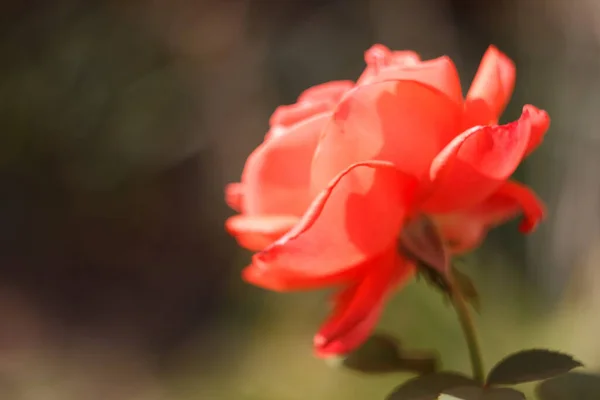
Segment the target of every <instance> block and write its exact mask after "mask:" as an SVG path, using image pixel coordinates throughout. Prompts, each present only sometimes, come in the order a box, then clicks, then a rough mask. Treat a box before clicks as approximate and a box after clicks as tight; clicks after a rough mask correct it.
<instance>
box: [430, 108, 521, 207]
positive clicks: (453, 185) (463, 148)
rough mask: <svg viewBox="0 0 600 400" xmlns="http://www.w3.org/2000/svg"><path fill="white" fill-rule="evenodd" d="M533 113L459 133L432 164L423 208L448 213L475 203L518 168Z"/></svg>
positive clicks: (495, 188)
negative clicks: (511, 120) (500, 123)
mask: <svg viewBox="0 0 600 400" xmlns="http://www.w3.org/2000/svg"><path fill="white" fill-rule="evenodd" d="M531 120H532V114H531V113H530V110H529V108H528V107H524V108H523V113H522V114H521V118H519V120H517V121H515V122H511V123H510V124H506V125H490V126H477V127H474V128H472V129H470V130H468V131H466V132H464V133H462V134H461V135H459V136H457V137H456V139H454V140H453V141H452V142H451V143H450V144H448V146H446V148H444V150H442V152H440V154H439V155H438V156H437V157H436V158H435V160H434V161H433V163H432V164H431V170H430V178H431V181H432V189H431V190H432V192H431V193H430V194H429V198H428V199H426V200H425V203H424V205H423V210H424V211H425V212H429V213H447V212H452V211H456V210H462V209H465V208H468V207H472V206H474V205H476V204H477V203H479V202H480V201H482V200H484V199H485V198H486V197H487V196H489V195H491V194H492V193H493V192H494V191H496V190H497V189H498V188H499V187H500V186H501V185H502V184H503V183H504V181H506V179H508V178H509V177H510V175H512V173H513V172H514V171H515V169H517V166H518V165H519V163H520V162H521V160H522V159H523V156H524V155H525V150H526V149H527V147H528V145H529V140H530V137H531V130H532V129H531V128H532V125H531Z"/></svg>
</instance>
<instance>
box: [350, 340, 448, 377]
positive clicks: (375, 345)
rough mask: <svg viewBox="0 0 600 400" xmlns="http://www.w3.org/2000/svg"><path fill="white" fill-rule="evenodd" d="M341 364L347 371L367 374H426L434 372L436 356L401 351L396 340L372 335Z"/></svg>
mask: <svg viewBox="0 0 600 400" xmlns="http://www.w3.org/2000/svg"><path fill="white" fill-rule="evenodd" d="M342 364H343V365H344V366H345V367H346V368H348V369H351V370H355V371H360V372H363V373H368V374H377V373H390V372H407V371H408V372H414V373H419V374H426V373H431V372H433V371H435V369H436V367H437V356H436V355H435V354H432V353H431V352H416V351H407V350H403V349H401V346H400V343H399V342H398V340H397V339H396V338H394V337H392V336H389V335H385V334H374V335H372V336H371V337H370V338H369V339H368V340H367V341H366V342H365V343H364V344H363V345H362V346H361V347H360V348H358V349H357V350H355V351H354V352H352V353H351V354H350V355H348V356H347V357H346V358H345V359H344V360H343V362H342Z"/></svg>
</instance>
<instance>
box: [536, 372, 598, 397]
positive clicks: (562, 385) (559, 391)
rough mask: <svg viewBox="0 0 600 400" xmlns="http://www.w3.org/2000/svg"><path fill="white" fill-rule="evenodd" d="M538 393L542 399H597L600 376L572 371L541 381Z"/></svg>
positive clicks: (537, 389)
mask: <svg viewBox="0 0 600 400" xmlns="http://www.w3.org/2000/svg"><path fill="white" fill-rule="evenodd" d="M536 394H537V396H538V397H539V398H540V400H571V399H576V400H596V399H598V398H600V376H598V375H592V374H583V373H578V372H571V373H568V374H565V375H563V376H559V377H556V378H553V379H548V380H546V381H544V382H542V383H540V384H539V385H538V386H537V388H536Z"/></svg>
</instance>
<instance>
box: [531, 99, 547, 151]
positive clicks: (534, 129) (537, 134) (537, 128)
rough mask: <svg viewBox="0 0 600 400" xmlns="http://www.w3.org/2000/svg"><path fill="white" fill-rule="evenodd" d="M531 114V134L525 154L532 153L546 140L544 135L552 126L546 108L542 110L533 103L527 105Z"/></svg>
mask: <svg viewBox="0 0 600 400" xmlns="http://www.w3.org/2000/svg"><path fill="white" fill-rule="evenodd" d="M525 107H526V108H527V110H528V112H529V115H530V116H531V136H530V137H529V144H528V145H527V151H526V152H525V156H528V155H529V154H531V153H532V152H533V151H534V150H535V149H537V147H538V146H539V145H540V144H541V143H542V141H543V140H544V135H545V134H546V131H547V130H548V128H549V127H550V116H549V115H548V113H547V112H546V111H544V110H540V109H539V108H537V107H534V106H532V105H526V106H525Z"/></svg>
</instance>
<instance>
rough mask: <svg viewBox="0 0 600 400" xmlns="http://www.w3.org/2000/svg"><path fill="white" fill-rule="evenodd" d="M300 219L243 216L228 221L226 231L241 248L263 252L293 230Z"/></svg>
mask: <svg viewBox="0 0 600 400" xmlns="http://www.w3.org/2000/svg"><path fill="white" fill-rule="evenodd" d="M299 219H300V218H298V217H296V216H293V215H268V216H249V215H243V214H241V215H235V216H233V217H231V218H229V219H227V221H226V222H225V229H227V232H229V234H230V235H231V236H233V237H235V239H236V240H237V241H238V243H239V245H240V246H242V247H244V248H246V249H248V250H251V251H262V250H263V249H264V248H266V247H268V246H270V245H271V244H272V243H273V242H275V241H276V240H277V239H279V238H280V237H281V236H283V235H284V234H286V233H287V232H288V231H289V230H290V229H292V227H293V226H294V225H295V224H296V223H297V222H298V221H299Z"/></svg>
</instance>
